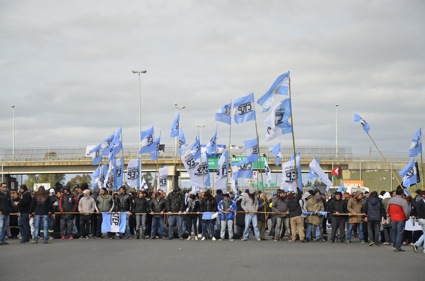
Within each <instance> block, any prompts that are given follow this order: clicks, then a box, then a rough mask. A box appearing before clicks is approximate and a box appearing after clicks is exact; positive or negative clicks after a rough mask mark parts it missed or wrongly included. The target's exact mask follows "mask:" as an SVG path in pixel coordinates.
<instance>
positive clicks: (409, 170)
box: [398, 158, 420, 188]
mask: <svg viewBox="0 0 425 281" xmlns="http://www.w3.org/2000/svg"><path fill="white" fill-rule="evenodd" d="M398 173H399V174H400V176H401V177H402V180H403V187H404V188H409V187H411V186H412V185H415V184H417V183H418V182H420V176H419V170H418V163H415V161H414V160H413V158H412V160H410V162H409V164H407V166H406V167H404V168H403V169H402V170H401V171H399V172H398Z"/></svg>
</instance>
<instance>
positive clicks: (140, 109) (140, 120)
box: [131, 70, 147, 150]
mask: <svg viewBox="0 0 425 281" xmlns="http://www.w3.org/2000/svg"><path fill="white" fill-rule="evenodd" d="M131 72H133V73H134V74H137V75H139V133H138V143H139V150H140V148H141V143H140V132H141V131H142V91H141V84H140V83H141V82H140V74H141V73H146V72H147V71H146V70H132V71H131Z"/></svg>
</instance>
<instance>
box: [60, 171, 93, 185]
mask: <svg viewBox="0 0 425 281" xmlns="http://www.w3.org/2000/svg"><path fill="white" fill-rule="evenodd" d="M83 182H85V183H87V184H88V185H89V186H91V176H90V175H89V174H83V175H76V176H75V177H73V178H72V179H70V180H69V181H68V182H67V183H66V184H67V185H68V186H70V187H73V186H75V185H77V184H78V185H81V184H82V183H83Z"/></svg>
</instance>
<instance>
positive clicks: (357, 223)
mask: <svg viewBox="0 0 425 281" xmlns="http://www.w3.org/2000/svg"><path fill="white" fill-rule="evenodd" d="M362 209H363V193H362V192H361V191H360V190H357V191H356V193H355V194H354V196H353V197H352V198H350V200H348V203H347V210H348V213H349V218H348V233H347V243H351V237H352V236H353V228H354V227H357V233H358V234H359V239H360V242H361V243H363V244H364V243H365V241H364V235H363V224H362V223H363V218H362V215H361V214H362Z"/></svg>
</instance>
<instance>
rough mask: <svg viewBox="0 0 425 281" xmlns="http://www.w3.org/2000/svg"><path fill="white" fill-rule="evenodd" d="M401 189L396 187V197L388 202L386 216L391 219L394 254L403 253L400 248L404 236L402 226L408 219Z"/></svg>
mask: <svg viewBox="0 0 425 281" xmlns="http://www.w3.org/2000/svg"><path fill="white" fill-rule="evenodd" d="M402 195H403V188H402V187H400V186H399V187H397V189H396V196H394V197H393V198H391V199H390V201H388V207H387V208H388V209H387V212H388V215H390V218H391V227H392V239H393V250H394V251H395V252H405V250H403V249H402V248H401V245H402V242H403V235H404V226H405V224H406V220H407V219H408V218H409V215H410V211H409V206H408V205H407V202H406V200H404V199H403V198H402Z"/></svg>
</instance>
